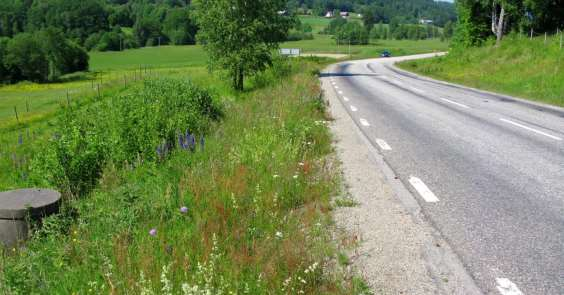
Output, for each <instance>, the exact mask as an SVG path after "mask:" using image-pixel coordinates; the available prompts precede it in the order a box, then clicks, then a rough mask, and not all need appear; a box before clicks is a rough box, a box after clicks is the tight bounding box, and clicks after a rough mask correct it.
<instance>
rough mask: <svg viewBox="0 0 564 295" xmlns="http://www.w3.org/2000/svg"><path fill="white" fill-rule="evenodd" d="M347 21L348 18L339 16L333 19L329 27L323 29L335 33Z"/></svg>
mask: <svg viewBox="0 0 564 295" xmlns="http://www.w3.org/2000/svg"><path fill="white" fill-rule="evenodd" d="M346 23H347V20H346V19H344V18H342V17H337V18H335V19H334V20H332V21H331V22H330V23H329V25H328V26H327V28H325V30H324V31H323V33H324V34H329V35H334V34H335V33H337V31H338V30H339V29H340V28H341V27H342V26H344V25H345V24H346Z"/></svg>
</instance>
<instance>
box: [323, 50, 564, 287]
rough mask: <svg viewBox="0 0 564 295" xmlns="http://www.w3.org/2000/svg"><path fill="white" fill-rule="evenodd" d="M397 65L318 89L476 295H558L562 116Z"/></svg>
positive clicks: (336, 74) (347, 66) (381, 64)
mask: <svg viewBox="0 0 564 295" xmlns="http://www.w3.org/2000/svg"><path fill="white" fill-rule="evenodd" d="M422 56H425V55H422ZM422 56H415V57H406V58H419V57H422ZM400 59H405V58H390V59H372V60H363V61H353V62H344V63H339V64H336V65H334V66H332V67H331V68H330V69H329V70H328V71H327V72H326V73H324V74H323V75H322V77H323V78H322V79H326V80H327V82H329V83H331V84H332V85H333V90H334V91H335V92H336V93H337V95H338V97H339V99H340V100H341V103H343V105H344V106H345V107H346V108H347V109H348V112H349V115H350V116H351V117H352V118H353V119H354V120H355V121H356V123H357V124H358V125H359V127H360V128H361V129H362V130H363V133H364V134H365V135H366V137H367V138H368V139H369V141H370V142H371V143H372V144H373V145H374V146H376V147H377V148H378V149H379V150H380V152H381V153H382V154H383V156H384V159H385V161H386V162H387V163H388V165H389V166H390V167H391V168H392V169H393V170H394V172H395V173H396V175H397V176H398V177H399V178H400V179H401V180H402V182H403V183H404V185H405V186H406V187H407V188H408V189H409V190H410V191H411V192H412V194H413V195H414V196H415V197H416V198H417V200H418V202H419V204H420V206H421V208H422V211H423V214H424V216H425V218H426V219H427V221H428V222H429V224H431V225H432V226H434V227H435V228H436V229H437V230H438V231H439V232H440V233H441V235H442V236H443V238H444V239H445V240H446V241H447V242H448V243H449V244H450V246H451V247H452V248H453V249H454V251H455V253H456V255H457V256H459V258H460V260H461V261H462V263H463V265H464V267H465V268H466V269H467V270H468V272H469V273H470V274H471V276H472V277H473V279H474V280H475V282H476V284H477V285H478V287H479V288H480V289H481V290H482V291H483V292H484V293H486V294H503V295H518V294H543V295H549V294H554V295H562V294H564V109H558V108H548V107H546V108H545V107H542V106H541V107H537V106H535V105H528V104H526V103H522V102H521V101H519V100H513V99H507V98H504V97H499V96H496V95H491V94H487V93H480V92H476V91H472V90H470V89H466V88H460V87H453V86H448V85H444V84H442V83H437V82H433V81H430V80H425V79H420V78H418V77H414V76H410V75H406V74H405V73H401V72H398V71H397V70H394V68H393V67H392V64H393V63H394V62H395V61H398V60H400Z"/></svg>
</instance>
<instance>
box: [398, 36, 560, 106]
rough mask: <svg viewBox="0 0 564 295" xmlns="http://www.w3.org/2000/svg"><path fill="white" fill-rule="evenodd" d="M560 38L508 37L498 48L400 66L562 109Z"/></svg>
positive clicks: (463, 51) (406, 63) (461, 52)
mask: <svg viewBox="0 0 564 295" xmlns="http://www.w3.org/2000/svg"><path fill="white" fill-rule="evenodd" d="M559 41H560V40H559V37H558V36H553V37H551V38H549V39H548V42H547V43H546V44H545V42H544V37H541V38H536V39H533V40H529V39H527V38H523V37H519V36H509V37H507V38H506V39H504V40H503V42H502V45H501V46H500V47H499V48H496V47H494V46H493V45H492V44H488V45H486V46H483V47H479V48H468V49H464V50H460V51H456V50H455V51H452V52H451V53H450V54H449V55H448V56H446V57H439V58H432V59H427V60H418V61H409V62H404V63H401V64H399V66H400V67H401V68H403V69H406V70H408V71H413V72H416V73H419V74H422V75H426V76H430V77H432V78H436V79H440V80H446V81H449V82H454V83H459V84H463V85H467V86H471V87H475V88H479V89H484V90H489V91H495V92H499V93H504V94H509V95H513V96H517V97H522V98H526V99H530V100H535V101H539V102H544V103H549V104H553V105H557V106H564V49H560V47H559Z"/></svg>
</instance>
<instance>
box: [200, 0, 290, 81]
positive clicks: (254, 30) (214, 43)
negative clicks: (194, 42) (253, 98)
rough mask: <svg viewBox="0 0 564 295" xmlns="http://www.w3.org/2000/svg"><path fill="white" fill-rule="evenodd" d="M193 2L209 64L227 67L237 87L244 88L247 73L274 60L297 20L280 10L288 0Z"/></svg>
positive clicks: (261, 69)
mask: <svg viewBox="0 0 564 295" xmlns="http://www.w3.org/2000/svg"><path fill="white" fill-rule="evenodd" d="M194 5H195V8H196V20H197V23H198V25H199V27H200V31H199V33H198V37H199V40H200V41H201V42H202V43H203V44H204V48H205V50H206V51H207V52H208V55H209V63H210V66H211V67H212V68H215V67H216V66H217V67H220V68H223V69H226V70H227V71H228V73H229V74H230V76H231V78H232V85H233V87H234V88H235V89H237V90H243V84H244V77H245V76H246V75H252V74H254V73H257V72H260V71H263V70H264V69H266V67H267V66H268V65H270V64H271V63H272V51H273V50H274V49H276V48H278V44H279V42H282V41H284V40H285V39H286V37H287V34H288V30H289V29H290V27H292V25H293V23H294V19H293V18H292V17H290V16H286V15H284V14H283V13H280V11H283V9H284V7H285V6H286V1H285V0H253V1H241V0H196V1H195V2H194Z"/></svg>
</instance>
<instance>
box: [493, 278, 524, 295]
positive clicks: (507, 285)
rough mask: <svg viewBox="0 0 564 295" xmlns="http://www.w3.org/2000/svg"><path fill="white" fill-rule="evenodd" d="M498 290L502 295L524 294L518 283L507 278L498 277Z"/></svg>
mask: <svg viewBox="0 0 564 295" xmlns="http://www.w3.org/2000/svg"><path fill="white" fill-rule="evenodd" d="M495 281H496V283H497V290H498V291H499V293H501V294H502V295H523V292H521V290H519V288H517V285H515V283H513V282H512V281H510V280H509V279H507V278H496V279H495Z"/></svg>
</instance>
